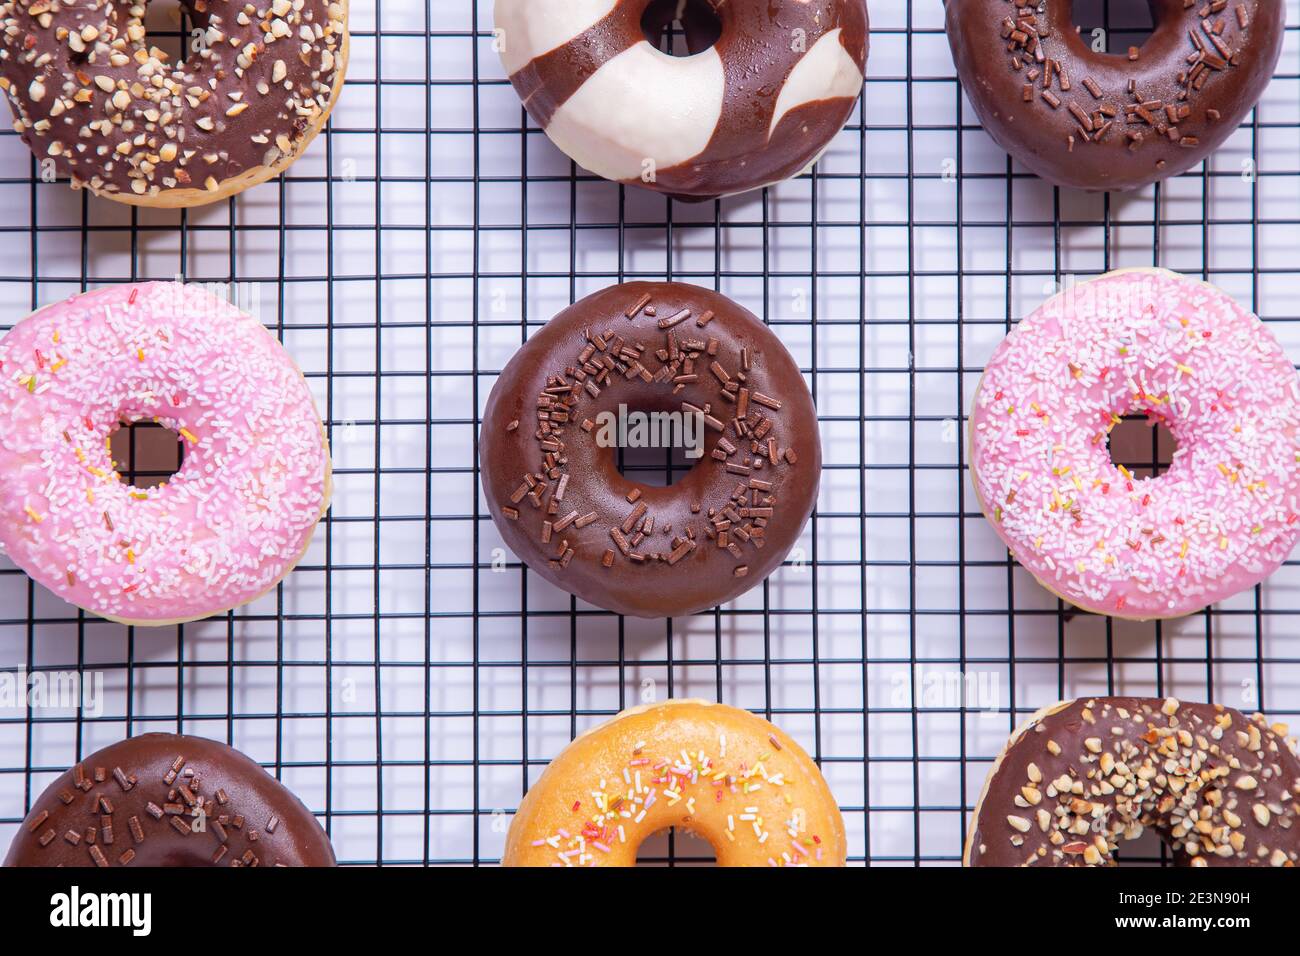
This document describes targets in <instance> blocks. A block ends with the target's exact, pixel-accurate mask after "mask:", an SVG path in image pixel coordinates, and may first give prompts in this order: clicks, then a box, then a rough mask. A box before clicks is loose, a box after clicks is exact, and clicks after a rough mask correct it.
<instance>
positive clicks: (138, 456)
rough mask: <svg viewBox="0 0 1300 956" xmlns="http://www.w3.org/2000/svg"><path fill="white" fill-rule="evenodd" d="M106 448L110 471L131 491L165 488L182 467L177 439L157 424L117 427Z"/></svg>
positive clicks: (181, 449) (182, 455) (181, 448)
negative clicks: (114, 471)
mask: <svg viewBox="0 0 1300 956" xmlns="http://www.w3.org/2000/svg"><path fill="white" fill-rule="evenodd" d="M108 447H109V453H110V455H111V456H112V458H113V468H114V469H115V470H116V471H117V473H118V474H119V475H121V476H122V480H123V481H125V482H126V483H127V484H129V485H131V486H132V487H133V488H142V489H143V488H156V487H158V486H160V485H165V484H167V482H169V481H170V480H171V479H172V477H173V476H174V475H175V474H176V473H177V472H178V471H180V470H181V465H183V464H184V463H185V444H184V442H183V441H181V436H180V435H178V434H177V433H176V432H174V431H172V430H171V429H170V428H168V427H166V426H165V425H161V424H159V423H158V422H153V421H139V422H122V423H120V424H119V425H118V427H117V428H116V429H115V430H114V431H113V433H112V434H111V435H110V436H109V439H108Z"/></svg>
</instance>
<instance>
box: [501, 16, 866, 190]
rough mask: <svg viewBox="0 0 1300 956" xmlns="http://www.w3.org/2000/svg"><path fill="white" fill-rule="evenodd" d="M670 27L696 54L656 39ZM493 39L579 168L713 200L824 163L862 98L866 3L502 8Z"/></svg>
mask: <svg viewBox="0 0 1300 956" xmlns="http://www.w3.org/2000/svg"><path fill="white" fill-rule="evenodd" d="M674 20H681V21H682V23H683V26H684V29H685V33H686V41H687V45H688V49H689V52H690V54H691V55H690V56H684V57H673V56H670V55H668V54H666V53H663V52H661V51H660V50H659V49H658V48H657V47H656V46H655V44H654V43H652V42H651V41H650V40H649V39H647V36H651V37H655V38H658V37H659V36H660V35H661V33H662V28H663V27H665V26H667V25H668V24H671V23H672V22H673V21H674ZM643 21H644V23H643ZM496 36H497V44H496V45H497V48H498V49H499V50H500V53H501V60H502V63H503V65H504V67H505V71H506V73H507V74H508V75H509V77H510V81H511V83H513V84H514V87H515V90H516V92H518V94H519V98H520V99H521V100H523V103H524V107H525V108H526V109H527V110H528V113H529V115H530V116H532V118H533V120H534V121H535V122H536V123H537V124H538V125H539V126H540V127H542V129H544V130H545V131H546V134H547V136H549V137H550V138H551V140H552V142H554V143H555V145H556V146H558V147H559V148H560V149H561V150H562V151H563V152H565V153H567V154H568V155H569V157H570V158H572V159H573V160H574V161H575V162H577V163H578V164H579V165H581V166H583V167H585V168H586V169H589V170H591V171H592V172H593V173H596V174H598V175H600V176H603V177H604V178H606V179H609V180H613V181H615V182H622V183H635V184H638V185H642V186H646V187H648V188H650V189H654V190H657V191H659V192H663V193H668V194H670V195H673V196H676V197H678V198H681V199H688V200H705V199H714V198H717V197H718V196H725V195H731V194H734V193H741V192H746V191H748V190H751V189H758V188H761V187H763V186H768V185H772V184H774V183H777V182H780V181H781V180H784V179H788V178H790V177H791V176H794V175H797V174H798V173H800V172H802V171H804V170H806V169H808V168H809V167H810V166H812V164H813V163H815V162H816V161H817V160H818V159H819V158H820V156H821V154H822V153H823V152H824V151H825V150H826V148H827V146H828V145H829V144H830V141H831V140H832V139H833V138H834V136H835V135H836V134H837V133H838V132H839V131H840V130H841V129H842V128H843V127H844V124H845V123H846V122H847V121H848V118H849V114H850V113H852V112H853V107H854V104H855V103H856V102H857V100H858V96H859V94H860V93H861V92H862V83H863V80H864V71H865V69H866V64H867V44H868V36H867V5H866V2H865V0H801V2H798V3H771V2H769V0H732V2H725V0H496ZM715 39H716V43H714V42H712V41H714V40H715ZM711 43H712V45H710V44H711Z"/></svg>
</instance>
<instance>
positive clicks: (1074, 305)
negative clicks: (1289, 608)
mask: <svg viewBox="0 0 1300 956" xmlns="http://www.w3.org/2000/svg"><path fill="white" fill-rule="evenodd" d="M1133 412H1137V413H1143V412H1145V413H1146V414H1148V415H1149V416H1151V417H1153V418H1155V419H1157V420H1159V421H1160V422H1162V423H1164V424H1165V425H1166V426H1167V427H1168V428H1169V430H1170V432H1171V433H1172V435H1173V437H1174V439H1175V440H1176V441H1177V444H1178V447H1177V450H1176V451H1175V453H1174V456H1173V459H1172V462H1171V464H1170V467H1169V470H1168V471H1167V472H1165V473H1164V474H1163V475H1160V476H1159V477H1156V478H1136V477H1134V476H1133V475H1131V474H1130V473H1129V472H1128V471H1127V469H1124V468H1123V467H1122V466H1116V465H1115V464H1113V463H1112V462H1111V459H1110V453H1109V451H1108V448H1107V443H1106V436H1107V434H1108V433H1109V431H1110V429H1111V428H1113V427H1114V426H1115V424H1117V423H1118V422H1119V421H1120V416H1122V415H1125V414H1128V413H1133ZM1298 429H1300V376H1297V374H1296V371H1295V368H1294V366H1292V364H1291V363H1290V362H1289V361H1288V360H1287V357H1286V355H1285V354H1284V353H1283V351H1282V347H1281V346H1280V345H1279V344H1278V342H1277V340H1276V339H1275V338H1274V337H1273V334H1272V333H1271V332H1270V331H1269V330H1268V329H1267V328H1266V327H1265V326H1264V324H1263V323H1262V322H1260V320H1259V319H1257V318H1256V317H1255V316H1253V315H1251V314H1250V313H1249V312H1247V311H1246V310H1245V309H1243V308H1241V307H1240V306H1239V305H1237V303H1236V302H1234V301H1233V300H1232V299H1231V298H1230V297H1229V296H1227V295H1225V294H1224V293H1223V292H1220V291H1219V290H1217V289H1215V288H1214V287H1212V286H1209V285H1207V284H1205V283H1202V282H1196V281H1193V280H1190V279H1185V278H1183V277H1182V276H1179V275H1176V274H1174V273H1172V272H1166V271H1164V270H1155V269H1142V270H1125V271H1121V272H1112V273H1110V274H1108V275H1105V276H1102V277H1101V278H1099V279H1096V280H1094V281H1092V282H1086V283H1083V284H1080V285H1078V286H1076V287H1074V288H1072V289H1069V290H1067V291H1066V292H1063V293H1061V294H1060V295H1058V296H1056V297H1055V298H1053V299H1051V300H1050V301H1048V302H1047V303H1046V304H1045V305H1043V306H1042V307H1041V308H1039V309H1038V310H1037V311H1036V312H1034V313H1033V314H1032V315H1030V316H1029V317H1028V318H1026V319H1025V320H1024V321H1022V322H1021V323H1020V324H1019V325H1018V326H1017V327H1016V328H1015V329H1014V330H1013V331H1012V332H1011V334H1010V335H1008V336H1007V338H1006V340H1005V341H1004V342H1002V344H1001V345H999V346H998V348H997V349H996V350H995V351H994V353H993V357H992V358H991V359H990V360H989V363H988V366H987V368H986V369H985V372H984V378H983V380H982V381H981V382H980V385H979V389H978V391H977V394H976V398H975V409H974V412H973V413H972V415H971V468H972V470H973V472H974V482H975V488H976V491H977V493H978V495H979V499H980V505H981V507H982V508H983V509H984V513H985V515H987V516H988V518H989V520H990V521H991V522H992V523H993V527H994V528H995V529H996V530H997V533H998V535H999V536H1001V538H1002V540H1003V541H1004V542H1006V545H1007V547H1008V548H1009V549H1010V550H1011V553H1012V555H1013V556H1014V557H1015V558H1016V560H1017V561H1019V562H1020V563H1021V564H1022V565H1024V566H1025V567H1026V568H1028V569H1029V570H1030V571H1031V572H1032V573H1033V574H1034V576H1035V577H1036V578H1037V579H1038V580H1039V582H1040V583H1042V584H1043V586H1044V587H1047V588H1048V589H1050V590H1052V591H1054V592H1055V593H1056V594H1057V595H1059V596H1060V597H1062V598H1063V599H1065V600H1066V601H1069V602H1070V603H1071V604H1074V605H1077V606H1078V607H1081V608H1084V609H1086V610H1090V611H1097V612H1099V613H1103V614H1110V615H1113V616H1116V617H1127V618H1134V619H1139V620H1144V619H1148V618H1165V617H1178V616H1180V615H1184V614H1190V613H1191V612H1193V611H1196V610H1198V609H1200V608H1203V607H1205V606H1206V605H1208V604H1213V603H1214V602H1216V601H1221V600H1223V599H1224V598H1227V597H1230V596H1231V595H1233V594H1236V593H1237V592H1239V591H1242V590H1244V589H1246V588H1249V587H1251V586H1253V585H1255V584H1257V583H1259V582H1260V581H1261V580H1263V579H1264V578H1266V577H1267V576H1268V575H1270V574H1272V573H1273V572H1274V571H1275V570H1277V568H1278V566H1279V565H1280V564H1281V563H1282V562H1283V561H1284V560H1285V559H1286V558H1287V556H1288V555H1289V554H1290V553H1291V549H1292V546H1293V545H1294V544H1295V542H1296V538H1297V536H1298V535H1300V523H1297V517H1296V516H1297V511H1300V503H1297V490H1298V489H1300V468H1298V467H1297V464H1296V461H1297V431H1298Z"/></svg>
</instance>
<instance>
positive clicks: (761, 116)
mask: <svg viewBox="0 0 1300 956" xmlns="http://www.w3.org/2000/svg"><path fill="white" fill-rule="evenodd" d="M652 2H653V0H620V2H619V3H618V5H617V6H616V7H615V8H614V9H613V10H612V11H611V12H610V13H609V14H608V15H607V16H606V17H605V18H604V19H602V20H601V21H600V22H598V23H596V24H595V25H594V26H592V27H591V28H590V29H588V30H586V31H585V32H584V33H582V34H581V35H580V36H578V37H575V38H574V39H573V40H570V41H569V42H568V43H566V44H564V45H563V46H560V47H558V48H556V49H554V50H551V51H550V52H548V53H545V54H543V55H541V56H538V57H536V58H535V59H533V60H532V61H531V62H530V63H528V64H527V65H526V66H524V67H523V68H522V69H520V70H518V71H516V72H515V73H514V75H512V76H511V77H510V80H511V82H512V83H513V84H514V86H515V89H516V91H517V92H518V93H519V97H520V99H522V100H523V102H524V106H525V107H526V108H527V109H528V112H529V114H530V115H531V116H532V117H533V119H534V120H536V122H537V123H538V125H540V126H542V127H543V128H545V127H546V126H548V125H549V124H550V120H551V117H552V116H554V115H555V111H556V110H557V109H559V108H560V106H561V105H562V104H563V103H564V102H565V101H567V100H568V99H569V97H571V96H572V95H573V94H574V92H575V91H576V90H577V89H578V87H580V86H581V85H582V84H583V83H585V82H586V81H587V79H588V78H589V77H590V76H591V75H592V74H593V73H595V72H596V70H598V69H599V68H600V67H601V66H603V65H604V64H605V63H606V62H607V61H608V60H611V59H613V58H614V57H615V56H617V55H618V54H620V53H622V52H624V51H625V50H627V49H628V48H630V47H632V46H633V45H635V44H637V43H640V42H642V41H644V40H645V38H646V36H645V31H643V29H642V17H643V16H644V15H645V13H646V10H647V8H651V7H652ZM708 2H709V3H710V5H711V6H712V7H713V10H714V12H715V14H716V15H717V17H718V19H719V21H720V22H721V34H720V35H719V36H718V38H717V42H716V44H714V47H715V49H716V50H717V53H718V56H719V58H720V59H721V60H722V65H723V69H724V73H725V77H726V89H725V91H724V93H723V101H722V102H723V105H722V117H721V119H720V121H719V123H718V126H717V128H716V129H715V131H714V134H713V138H712V139H711V140H710V142H709V144H708V146H707V147H706V148H705V150H704V151H703V152H702V153H700V154H699V155H698V156H695V157H693V158H692V159H691V160H689V161H687V162H685V163H680V164H678V165H676V166H672V167H669V168H666V169H660V170H658V171H657V172H656V181H655V182H653V183H645V182H642V181H641V180H639V179H637V180H630V181H629V183H630V184H634V185H640V186H645V187H647V188H649V189H655V190H658V191H659V192H664V193H669V194H671V195H673V196H674V197H676V198H679V199H686V200H697V201H702V200H708V199H716V198H717V197H719V196H726V195H731V194H734V193H740V192H745V191H747V190H750V189H757V188H759V187H762V186H766V185H770V184H771V183H774V182H780V181H781V180H784V179H788V178H789V177H791V176H794V175H797V174H798V173H800V172H802V171H803V170H804V169H806V168H807V167H808V166H809V164H810V163H812V162H814V161H815V160H816V159H817V157H818V156H820V155H821V153H822V151H823V150H824V149H825V148H826V145H827V144H828V143H829V142H830V141H831V139H832V138H833V137H834V136H835V134H836V133H838V132H839V131H840V130H841V129H842V128H843V127H844V124H845V123H846V122H847V121H848V118H849V114H850V113H852V112H853V105H854V103H855V102H856V98H852V99H850V98H844V97H841V98H836V99H826V100H819V101H816V102H813V103H807V104H804V105H803V106H800V107H797V108H795V109H793V110H791V111H790V112H789V113H787V114H786V115H785V116H784V117H782V119H781V122H780V123H779V124H777V127H776V129H775V130H772V131H771V132H772V135H771V136H770V137H769V136H768V131H769V129H770V127H771V124H772V117H773V115H774V112H775V109H776V102H777V98H778V97H779V96H780V93H781V89H782V87H783V86H784V85H785V81H786V79H787V78H788V77H789V75H790V72H791V70H793V69H794V67H795V65H796V64H797V63H798V62H799V60H800V58H801V57H802V55H803V54H802V53H801V52H795V51H794V50H792V49H791V41H790V38H791V37H792V36H794V35H795V31H796V30H803V31H804V34H805V36H806V42H805V45H804V46H805V49H812V47H813V45H814V44H815V43H816V42H817V41H818V40H819V39H820V38H821V37H822V36H824V35H825V34H827V33H829V32H831V31H832V30H835V29H841V30H843V33H841V34H840V42H841V44H842V45H843V47H844V49H845V50H846V51H848V53H849V55H850V56H851V57H852V58H853V60H854V61H855V62H856V63H857V64H858V67H859V69H861V70H863V71H865V70H866V65H867V48H868V30H869V27H868V18H867V6H866V2H865V0H800V2H798V3H776V2H773V0H708ZM664 11H667V12H664ZM654 13H659V14H660V16H659V17H658V19H657V21H655V22H652V23H651V24H650V26H651V27H652V29H651V31H650V32H652V33H655V32H657V31H656V30H655V29H653V28H654V27H663V26H667V25H668V24H670V23H671V22H672V19H673V17H674V16H675V13H674V12H673V8H672V7H666V8H653V9H652V20H654V17H653V14H654ZM685 32H686V42H687V48H688V51H689V52H690V53H692V54H694V53H698V52H701V51H702V50H704V49H707V48H708V47H709V42H708V41H709V40H711V39H712V36H711V35H710V34H709V32H708V31H707V30H704V29H702V28H700V27H699V26H698V25H694V26H692V24H691V23H690V22H688V23H687V25H686V31H685Z"/></svg>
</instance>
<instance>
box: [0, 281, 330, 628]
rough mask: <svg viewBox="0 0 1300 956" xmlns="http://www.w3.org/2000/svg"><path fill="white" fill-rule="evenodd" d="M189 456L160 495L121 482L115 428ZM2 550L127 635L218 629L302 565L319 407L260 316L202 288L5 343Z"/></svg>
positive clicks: (0, 402)
mask: <svg viewBox="0 0 1300 956" xmlns="http://www.w3.org/2000/svg"><path fill="white" fill-rule="evenodd" d="M139 421H156V422H158V423H159V424H162V425H164V426H165V427H167V428H170V429H171V430H173V431H174V432H176V434H177V435H178V436H179V438H180V439H181V440H182V441H183V443H184V449H185V454H184V463H183V464H182V466H181V468H180V470H179V471H178V472H177V473H176V474H175V475H174V476H173V478H172V479H171V480H170V481H168V482H167V483H166V484H164V485H161V486H159V487H155V488H137V487H133V486H132V485H130V484H127V483H126V482H124V481H123V480H122V479H121V476H120V475H119V474H118V472H117V471H115V470H114V466H113V461H112V457H111V453H110V451H109V438H110V436H111V435H112V433H113V432H114V431H116V430H117V429H118V427H119V426H120V424H121V423H122V422H130V423H134V422H139ZM0 435H3V440H0V545H2V546H3V548H4V550H5V551H6V552H7V553H8V555H9V557H10V558H12V559H13V560H14V561H15V562H16V563H17V564H18V565H19V566H20V567H21V568H22V569H23V570H24V571H26V572H27V573H28V574H29V575H30V576H31V577H32V578H34V579H35V580H36V581H37V582H39V583H40V584H42V585H44V586H45V587H47V588H49V589H50V590H51V591H53V592H54V593H55V594H57V595H58V596H59V597H62V598H63V599H64V600H66V601H69V602H70V603H72V604H75V605H77V606H78V607H81V608H84V609H86V610H87V611H90V612H92V613H94V614H97V615H99V616H101V617H105V618H108V619H110V620H114V621H119V622H121V623H126V624H142V625H162V624H176V623H182V622H185V621H192V620H198V619H199V618H204V617H209V616H211V615H213V614H218V613H221V612H224V611H227V610H230V609H231V608H234V607H238V606H240V605H243V604H246V603H248V602H249V601H252V600H254V599H255V598H257V597H259V596H260V595H262V594H264V593H265V592H267V591H269V590H270V589H271V588H272V587H274V586H275V585H276V584H277V583H278V582H279V581H280V580H281V579H282V578H283V577H284V576H285V575H286V574H287V573H288V572H289V571H290V569H292V567H293V566H294V565H295V564H297V562H298V560H299V559H300V558H301V557H302V555H303V553H304V552H305V550H306V548H307V545H308V543H309V542H310V541H311V535H312V531H313V529H314V528H315V527H316V524H317V522H318V521H319V520H320V519H321V517H322V516H323V515H324V513H325V509H326V507H327V505H328V502H329V494H330V477H331V468H330V458H329V449H328V446H327V444H326V440H325V433H324V430H323V428H322V426H321V421H320V416H319V415H318V414H317V412H316V407H315V403H314V402H313V399H312V395H311V392H310V391H309V390H308V388H307V384H306V382H305V381H304V380H303V377H302V373H301V372H300V371H299V370H298V368H297V366H296V365H294V362H293V360H292V359H291V358H290V357H289V354H288V352H286V351H285V350H284V348H283V347H282V346H281V345H280V343H279V342H278V341H276V339H275V338H273V337H272V336H271V334H270V333H269V332H267V330H266V329H265V328H264V327H263V326H262V325H261V324H260V323H258V322H257V321H256V320H254V319H253V318H252V317H251V316H249V315H246V314H245V313H243V312H241V311H240V310H238V309H237V308H235V307H234V306H233V305H231V304H230V303H228V302H227V301H225V300H224V299H221V298H219V297H217V296H215V295H213V294H212V293H210V292H208V291H207V290H205V289H203V288H202V287H199V286H191V285H182V284H180V283H163V282H151V283H145V284H141V285H126V286H118V287H113V288H108V289H100V290H98V291H95V292H87V293H84V294H82V295H78V296H74V297H73V298H71V299H68V300H66V301H64V302H60V303H57V304H54V305H50V306H46V307H45V308H43V309H40V310H38V311H37V312H35V313H33V314H32V315H30V316H28V317H27V318H25V319H23V320H22V321H21V322H19V323H18V325H16V326H15V327H14V328H13V330H12V331H10V332H9V333H8V334H7V335H6V336H5V337H4V338H3V339H2V340H0Z"/></svg>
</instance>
